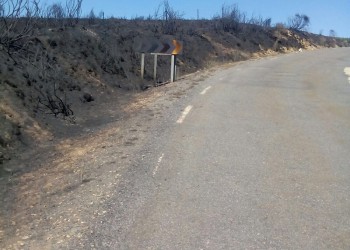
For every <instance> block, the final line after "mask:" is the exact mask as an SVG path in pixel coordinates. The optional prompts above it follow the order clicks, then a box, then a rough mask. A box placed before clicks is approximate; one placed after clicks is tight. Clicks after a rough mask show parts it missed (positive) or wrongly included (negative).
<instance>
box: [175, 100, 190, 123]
mask: <svg viewBox="0 0 350 250" xmlns="http://www.w3.org/2000/svg"><path fill="white" fill-rule="evenodd" d="M192 108H193V106H191V105H190V106H187V107H186V108H185V110H184V111H183V112H182V115H181V116H180V118H179V119H178V120H177V121H176V123H178V124H181V123H183V122H184V120H185V118H186V116H187V115H188V114H189V113H190V112H191V110H192Z"/></svg>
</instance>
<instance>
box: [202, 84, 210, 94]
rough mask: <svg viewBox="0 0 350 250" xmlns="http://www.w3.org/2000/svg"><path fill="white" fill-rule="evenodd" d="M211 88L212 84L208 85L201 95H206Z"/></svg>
mask: <svg viewBox="0 0 350 250" xmlns="http://www.w3.org/2000/svg"><path fill="white" fill-rule="evenodd" d="M209 89H211V86H209V87H206V88H205V89H204V90H203V91H202V92H201V95H205V94H206V93H207V92H208V90H209Z"/></svg>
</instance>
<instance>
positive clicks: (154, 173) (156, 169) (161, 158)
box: [153, 154, 164, 176]
mask: <svg viewBox="0 0 350 250" xmlns="http://www.w3.org/2000/svg"><path fill="white" fill-rule="evenodd" d="M163 157H164V154H162V156H161V157H159V159H158V162H157V165H156V167H155V168H154V170H153V176H155V175H156V174H157V172H158V169H159V166H160V164H161V163H162V160H163Z"/></svg>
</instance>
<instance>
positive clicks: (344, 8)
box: [46, 0, 350, 38]
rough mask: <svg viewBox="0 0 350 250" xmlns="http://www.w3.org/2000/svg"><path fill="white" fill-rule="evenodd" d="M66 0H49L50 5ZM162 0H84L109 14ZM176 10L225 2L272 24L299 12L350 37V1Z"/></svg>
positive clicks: (146, 10) (206, 1)
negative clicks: (267, 19) (266, 19)
mask: <svg viewBox="0 0 350 250" xmlns="http://www.w3.org/2000/svg"><path fill="white" fill-rule="evenodd" d="M60 1H61V2H63V1H65V0H46V2H47V3H48V4H50V3H53V2H60ZM161 2H162V0H98V1H96V0H83V14H84V15H87V14H88V13H89V12H90V10H91V9H94V12H95V13H96V14H98V13H99V12H100V11H104V13H105V16H106V17H110V16H114V17H126V18H134V17H137V16H145V17H148V16H149V15H150V14H151V15H152V14H154V12H155V10H156V9H157V8H158V6H159V4H160V3H161ZM169 3H170V5H171V6H172V7H173V8H174V10H176V11H179V12H180V13H183V14H184V18H186V19H196V18H197V11H198V12H199V16H200V18H206V19H210V18H212V17H213V16H215V15H216V14H219V13H220V9H221V6H222V5H223V4H226V5H231V4H237V5H238V8H239V9H240V10H241V11H242V12H245V13H246V14H247V15H248V16H249V17H250V16H252V15H254V16H262V17H264V18H272V23H273V24H274V23H280V22H282V23H286V22H287V20H288V17H291V16H294V15H295V14H297V13H300V14H305V15H307V16H308V17H310V21H311V25H310V27H309V31H310V32H313V33H316V34H319V33H320V32H322V34H324V35H329V31H330V30H331V29H333V30H334V31H335V32H336V34H337V36H339V37H346V38H350V27H349V26H350V0H233V1H230V0H223V1H220V0H219V1H218V0H169Z"/></svg>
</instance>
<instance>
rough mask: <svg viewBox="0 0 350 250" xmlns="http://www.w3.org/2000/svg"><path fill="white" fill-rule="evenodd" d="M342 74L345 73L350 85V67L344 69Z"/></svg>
mask: <svg viewBox="0 0 350 250" xmlns="http://www.w3.org/2000/svg"><path fill="white" fill-rule="evenodd" d="M344 73H345V75H347V76H348V80H349V83H350V67H346V68H344Z"/></svg>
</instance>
